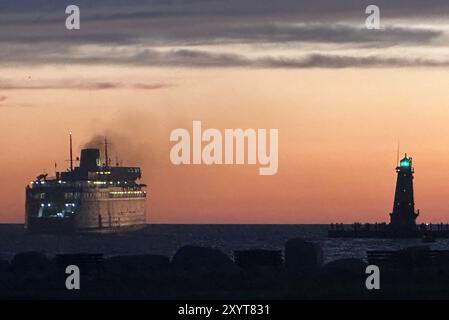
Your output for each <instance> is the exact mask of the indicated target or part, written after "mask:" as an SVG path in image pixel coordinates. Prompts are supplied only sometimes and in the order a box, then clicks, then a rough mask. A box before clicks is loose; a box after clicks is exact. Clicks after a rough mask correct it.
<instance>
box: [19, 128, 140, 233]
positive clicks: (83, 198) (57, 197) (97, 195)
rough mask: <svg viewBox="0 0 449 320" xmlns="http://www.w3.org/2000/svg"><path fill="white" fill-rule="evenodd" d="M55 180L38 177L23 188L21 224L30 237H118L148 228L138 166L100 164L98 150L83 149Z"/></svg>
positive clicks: (53, 178) (106, 157)
mask: <svg viewBox="0 0 449 320" xmlns="http://www.w3.org/2000/svg"><path fill="white" fill-rule="evenodd" d="M71 146H72V137H71V135H70V168H69V169H68V170H67V171H66V172H56V175H55V177H52V178H49V177H48V176H47V175H46V174H42V175H39V176H38V177H37V178H36V179H35V180H33V181H31V183H30V184H29V185H28V186H27V187H26V213H25V225H26V228H27V229H28V231H29V232H32V233H68V232H120V231H127V230H133V229H138V228H141V227H143V226H145V224H146V209H145V200H146V196H147V194H146V191H145V190H144V189H145V187H146V186H145V185H144V184H141V183H139V180H140V179H141V176H142V174H141V169H140V168H139V167H123V166H118V165H116V166H111V165H110V161H109V159H108V156H107V146H108V144H107V141H106V140H105V161H104V162H103V163H102V162H101V158H100V150H99V149H96V148H89V149H83V150H81V156H80V162H79V166H78V167H74V166H73V158H72V147H71Z"/></svg>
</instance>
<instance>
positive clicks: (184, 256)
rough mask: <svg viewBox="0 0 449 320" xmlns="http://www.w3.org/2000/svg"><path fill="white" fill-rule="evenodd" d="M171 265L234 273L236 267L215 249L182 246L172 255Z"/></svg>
mask: <svg viewBox="0 0 449 320" xmlns="http://www.w3.org/2000/svg"><path fill="white" fill-rule="evenodd" d="M171 264H172V266H173V267H174V268H175V269H176V270H182V271H188V272H206V273H210V272H214V273H216V272H219V273H235V272H238V268H237V267H236V266H235V264H234V262H233V261H232V260H231V259H230V258H229V257H228V256H227V255H226V254H224V253H223V252H221V251H220V250H217V249H212V248H205V247H197V246H184V247H182V248H180V249H179V250H178V251H177V252H176V254H175V255H174V256H173V259H172V261H171Z"/></svg>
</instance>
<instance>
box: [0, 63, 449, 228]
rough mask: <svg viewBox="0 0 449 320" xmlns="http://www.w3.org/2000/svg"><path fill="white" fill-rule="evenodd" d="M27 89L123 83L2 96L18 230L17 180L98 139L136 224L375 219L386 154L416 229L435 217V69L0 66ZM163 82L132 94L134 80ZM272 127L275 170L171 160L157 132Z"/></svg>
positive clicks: (4, 200) (445, 140)
mask: <svg viewBox="0 0 449 320" xmlns="http://www.w3.org/2000/svg"><path fill="white" fill-rule="evenodd" d="M2 73H5V74H8V76H9V77H10V78H11V79H13V80H17V81H18V82H21V81H23V82H28V83H29V84H30V85H33V84H41V83H46V82H48V81H50V80H51V81H70V80H71V79H81V81H82V82H83V81H85V82H88V81H97V80H99V79H101V80H105V79H107V80H108V81H112V82H114V81H117V82H120V83H126V86H123V88H111V89H104V90H84V89H79V88H72V89H70V88H65V89H56V88H49V89H33V90H17V89H14V90H4V91H2V92H1V93H0V96H5V97H6V99H4V101H2V102H0V128H1V130H2V132H1V135H0V147H1V150H2V152H1V153H0V172H2V179H0V203H1V207H0V221H1V222H23V220H24V190H25V186H26V184H27V183H28V182H29V181H30V180H32V179H34V177H36V176H37V175H38V174H39V173H41V172H42V170H44V169H45V170H47V172H49V173H52V172H53V171H54V162H55V161H56V162H57V163H58V166H59V168H60V169H62V168H63V167H65V166H66V165H67V163H66V162H64V161H65V160H66V159H67V158H68V146H67V134H68V132H69V131H73V133H74V140H75V144H74V145H75V147H76V153H78V152H79V149H80V146H81V145H82V144H83V143H85V142H87V141H88V140H89V139H90V138H91V137H92V136H94V135H97V134H105V133H106V134H108V135H110V137H111V138H110V139H111V140H112V141H111V142H112V143H113V144H114V145H115V148H116V149H117V152H118V156H119V158H120V159H122V160H123V161H124V164H129V165H140V166H141V167H142V168H143V174H144V179H143V181H144V182H145V183H147V184H148V191H149V199H148V203H147V205H148V221H149V222H150V223H330V222H353V221H367V222H374V221H387V220H388V213H389V212H390V210H391V206H392V201H393V199H392V198H393V190H394V182H395V172H394V166H395V158H396V146H397V142H398V140H400V141H401V151H402V152H407V153H408V154H410V155H411V156H413V158H414V167H415V171H416V175H415V193H416V194H415V196H416V207H417V208H420V209H421V217H420V218H419V219H420V220H419V221H420V222H423V221H426V222H428V221H433V222H440V221H449V167H448V165H447V163H449V147H448V146H449V125H448V123H449V97H448V95H447V88H448V85H449V75H448V73H447V72H446V70H444V69H441V70H440V71H437V70H435V69H426V68H416V69H414V68H411V69H387V68H386V69H363V68H361V69H337V70H335V69H334V70H331V69H330V70H323V69H303V70H301V69H299V70H283V69H270V70H269V69H258V70H256V69H245V68H227V69H189V68H180V69H177V68H133V67H106V66H104V67H96V66H95V67H94V66H92V67H83V66H65V67H34V68H14V69H12V68H11V69H8V68H2ZM153 82H154V83H156V82H157V83H165V84H167V87H164V88H159V89H154V90H143V89H139V88H137V86H133V84H139V83H153ZM192 120H201V121H202V123H203V127H204V128H207V127H212V128H219V129H224V128H277V129H279V170H278V173H277V175H275V176H259V174H258V168H259V166H258V165H255V166H254V165H244V166H211V167H207V166H174V165H172V164H171V163H170V159H169V150H170V148H171V146H172V145H173V144H172V143H170V141H169V134H170V132H171V130H173V129H176V128H187V129H189V130H191V125H192Z"/></svg>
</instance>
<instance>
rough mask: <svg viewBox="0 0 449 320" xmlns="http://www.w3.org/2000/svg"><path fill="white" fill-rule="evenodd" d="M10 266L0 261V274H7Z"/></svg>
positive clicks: (4, 261)
mask: <svg viewBox="0 0 449 320" xmlns="http://www.w3.org/2000/svg"><path fill="white" fill-rule="evenodd" d="M9 270H10V264H9V262H8V261H6V260H0V274H4V273H7V272H9Z"/></svg>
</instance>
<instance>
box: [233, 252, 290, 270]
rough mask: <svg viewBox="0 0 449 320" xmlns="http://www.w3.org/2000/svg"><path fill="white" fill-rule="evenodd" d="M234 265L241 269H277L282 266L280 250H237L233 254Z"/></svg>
mask: <svg viewBox="0 0 449 320" xmlns="http://www.w3.org/2000/svg"><path fill="white" fill-rule="evenodd" d="M234 257H235V263H236V264H237V265H238V266H239V267H241V268H243V269H253V268H260V267H264V268H279V267H281V266H282V264H283V260H282V252H281V251H280V250H262V249H252V250H238V251H235V252H234Z"/></svg>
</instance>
